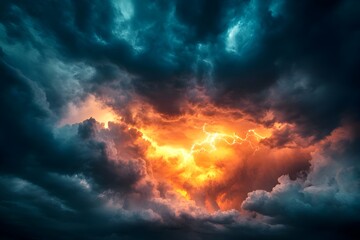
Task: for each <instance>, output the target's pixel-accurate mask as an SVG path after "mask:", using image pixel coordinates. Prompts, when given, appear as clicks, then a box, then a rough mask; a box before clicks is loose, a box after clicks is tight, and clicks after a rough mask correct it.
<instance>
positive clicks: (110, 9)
mask: <svg viewBox="0 0 360 240" xmlns="http://www.w3.org/2000/svg"><path fill="white" fill-rule="evenodd" d="M359 11H360V5H359V2H358V1H356V0H345V1H336V0H332V1H295V0H294V1H281V0H277V1H257V0H252V1H228V0H226V1H204V0H197V1H193V2H192V3H191V4H190V3H188V2H185V1H161V0H159V1H151V2H148V3H144V2H143V1H136V0H134V1H113V2H111V1H91V2H90V1H70V0H66V1H42V2H30V1H21V0H15V1H1V3H0V47H1V48H0V58H1V63H0V74H1V75H0V109H1V113H2V114H1V117H0V146H1V151H0V159H1V160H0V216H1V217H0V225H1V226H2V227H1V230H0V236H1V238H4V239H39V238H40V239H42V238H46V239H48V238H50V239H83V238H86V239H124V238H125V239H151V238H154V239H155V238H159V239H219V238H222V239H226V238H228V239H234V238H245V239H262V238H264V239H271V238H274V239H281V238H284V239H287V238H288V237H289V236H290V237H292V238H295V239H296V238H299V239H300V238H303V237H306V238H309V239H315V238H324V237H326V238H329V239H346V238H348V239H351V238H354V236H355V235H353V234H354V232H355V230H356V227H357V226H358V224H359V221H360V220H359V217H358V216H359V212H360V206H359V204H358V202H359V198H360V196H359V191H358V189H359V179H360V176H359V171H360V170H359V163H358V159H359V152H358V149H359V143H358V142H357V141H358V140H353V141H352V142H348V140H347V139H342V138H341V137H339V136H337V138H340V140H336V141H335V140H328V139H326V138H325V137H326V136H329V134H330V133H332V132H333V131H334V129H339V126H340V125H341V124H344V121H347V120H348V121H349V122H351V124H349V125H351V126H352V125H356V124H355V123H354V122H357V121H358V120H359V112H360V109H359V106H360V105H359V102H360V99H359V96H360V95H359V94H358V89H359V88H360V86H359V79H360V72H359V67H358V63H359V62H360V59H359V56H360V44H359V43H360V32H359V27H360V18H359V17H360V14H359ZM197 86H201V87H202V88H203V89H205V90H204V91H205V92H206V94H207V95H208V96H209V97H210V100H211V101H212V102H213V103H214V104H215V105H216V106H219V107H222V106H226V107H231V108H239V109H241V110H242V111H243V112H244V113H247V114H250V115H251V116H252V117H253V119H256V121H258V122H261V123H266V124H267V125H271V124H273V123H274V122H275V121H279V122H285V123H288V124H289V126H288V127H285V128H282V129H280V130H278V131H275V132H274V134H273V136H272V137H271V138H269V139H266V140H264V141H263V144H265V145H267V146H269V147H272V148H276V147H288V148H292V147H293V146H294V145H295V146H301V147H308V146H309V145H311V144H322V145H321V149H317V150H316V152H315V153H314V155H313V156H312V160H311V167H310V170H309V171H308V172H306V174H305V176H302V177H298V172H299V171H300V170H304V169H306V167H304V166H305V165H306V163H303V162H302V163H301V164H300V165H301V166H298V168H296V171H294V172H291V169H286V172H288V173H289V174H290V176H291V178H290V177H286V176H283V177H281V178H279V184H278V185H276V186H275V187H274V188H273V190H272V191H265V190H256V191H253V192H251V193H249V195H248V198H247V199H246V200H245V201H244V203H243V205H242V207H243V209H244V213H239V212H237V211H225V212H215V213H212V214H211V213H208V212H204V211H203V210H201V209H200V208H198V207H196V206H194V205H191V204H190V203H187V202H181V200H180V199H178V198H177V197H176V194H175V193H173V192H171V190H170V189H168V187H167V186H165V185H161V183H159V182H156V181H155V180H154V179H153V178H151V173H149V172H148V168H147V165H146V164H147V163H146V161H145V160H144V159H143V154H144V148H145V146H143V145H141V144H139V143H136V141H135V140H136V139H137V138H139V137H140V135H141V134H140V133H139V132H137V131H136V130H134V129H128V128H127V126H123V125H121V124H115V123H113V124H109V129H104V128H103V126H101V125H100V124H99V123H98V122H96V120H95V119H93V118H91V119H88V120H86V121H84V122H82V123H79V124H75V125H72V126H70V125H68V126H64V127H62V128H59V127H58V126H57V122H58V121H59V119H61V118H62V117H63V116H64V114H65V113H66V111H67V107H68V105H69V104H70V103H77V102H79V101H81V100H83V99H85V98H86V96H88V95H89V94H93V95H95V96H97V97H98V98H99V99H102V100H103V101H104V102H105V103H106V104H108V105H109V106H111V107H112V108H114V109H115V110H116V111H118V112H121V113H122V114H123V115H124V117H126V119H127V120H128V122H131V120H132V119H131V116H130V115H129V114H128V112H127V110H128V109H126V106H128V104H129V102H131V100H134V99H135V98H137V97H138V98H141V99H144V100H145V101H146V102H147V103H150V104H151V105H152V106H154V108H155V109H156V110H157V111H159V112H161V113H162V114H165V115H166V116H174V115H180V114H182V113H183V108H182V106H183V105H184V104H185V103H186V102H187V101H190V102H191V101H192V100H191V98H189V96H188V95H187V93H188V92H189V91H191V90H193V88H195V87H197ZM194 101H195V102H196V101H197V100H194ZM269 111H270V112H272V113H274V118H273V119H270V120H268V121H266V122H264V121H263V120H261V119H263V117H264V116H265V114H266V113H268V112H269ZM126 114H128V115H126ZM344 119H345V120H344ZM345 125H346V124H345ZM354 129H355V130H354ZM335 131H336V130H335ZM348 131H350V132H351V131H353V136H352V139H357V137H358V135H359V132H358V130H356V128H350V130H348ZM338 145H339V146H341V149H340V150H339V149H336V146H338ZM289 159H290V158H289ZM289 161H291V159H290V160H289ZM281 171H282V170H281ZM284 171H285V170H284ZM294 179H295V180H294ZM235 190H236V191H237V190H238V189H235ZM172 202H177V203H178V202H179V204H178V205H177V206H173V205H172ZM30 223H31V224H30ZM355 237H356V236H355ZM354 239H355V238H354Z"/></svg>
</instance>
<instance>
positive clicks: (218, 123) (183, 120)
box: [127, 105, 272, 209]
mask: <svg viewBox="0 0 360 240" xmlns="http://www.w3.org/2000/svg"><path fill="white" fill-rule="evenodd" d="M143 107H144V106H143V105H141V106H136V107H134V109H133V111H132V120H133V123H131V124H127V125H128V126H129V129H136V130H137V131H138V132H140V133H141V138H142V140H143V141H145V142H147V143H148V145H147V147H146V149H145V151H144V158H145V159H146V161H147V163H148V168H149V172H151V173H152V175H153V177H154V178H155V179H158V180H159V181H164V182H166V183H167V184H170V185H171V186H172V187H173V188H174V190H175V191H176V192H177V193H179V194H180V195H181V196H183V197H185V198H186V199H192V200H196V198H197V196H196V195H198V192H199V191H204V190H205V191H206V188H207V187H211V186H214V184H215V185H217V184H222V183H223V182H224V181H227V180H228V179H229V178H232V177H234V176H236V174H237V173H236V172H235V169H237V168H238V167H239V166H242V165H243V164H244V161H245V159H246V158H247V157H248V156H253V155H256V154H257V152H258V151H259V150H260V149H261V147H262V146H261V144H260V141H261V140H262V139H265V138H267V137H269V136H270V135H271V131H272V130H271V129H268V128H265V127H263V126H262V125H259V124H256V123H255V122H254V121H251V120H248V119H245V118H244V117H242V116H241V114H240V113H238V112H232V111H231V110H221V109H216V108H215V107H212V106H207V107H206V108H197V107H192V108H191V111H189V112H188V113H185V114H183V115H181V116H178V117H176V118H166V117H164V116H162V115H161V114H159V113H157V112H156V111H154V110H153V109H152V108H150V107H149V108H148V109H147V110H146V111H144V110H143V109H142V108H143ZM210 110H211V112H210ZM220 200H221V199H220V198H219V201H220ZM215 205H217V206H219V207H220V206H221V204H220V203H216V204H215ZM223 206H224V208H227V207H226V206H225V205H223ZM205 207H207V208H209V209H211V207H208V206H207V204H206V203H205ZM229 208H230V207H229Z"/></svg>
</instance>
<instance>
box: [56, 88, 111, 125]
mask: <svg viewBox="0 0 360 240" xmlns="http://www.w3.org/2000/svg"><path fill="white" fill-rule="evenodd" d="M91 117H92V118H95V119H96V120H97V121H98V122H100V123H102V124H104V127H105V128H108V122H116V121H117V116H116V114H115V113H114V112H113V111H112V110H111V108H109V107H107V106H105V105H104V104H102V103H101V102H100V101H97V100H96V98H95V96H93V95H90V96H89V97H88V98H86V99H85V100H84V101H83V102H80V103H78V104H76V105H75V104H74V103H71V104H69V106H68V111H67V115H66V116H65V117H64V118H63V119H61V121H60V122H59V125H60V126H63V125H65V124H74V123H78V122H82V121H84V120H86V119H89V118H91Z"/></svg>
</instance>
